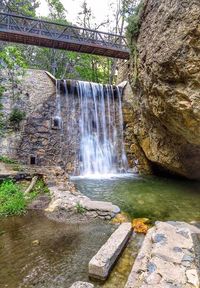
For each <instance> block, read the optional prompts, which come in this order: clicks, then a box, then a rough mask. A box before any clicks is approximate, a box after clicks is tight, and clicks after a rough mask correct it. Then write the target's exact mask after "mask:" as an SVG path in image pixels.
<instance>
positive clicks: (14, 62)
mask: <svg viewBox="0 0 200 288" xmlns="http://www.w3.org/2000/svg"><path fill="white" fill-rule="evenodd" d="M0 59H1V62H0V68H4V69H9V70H12V69H17V70H18V69H19V68H27V63H26V61H25V60H24V57H23V54H22V52H21V49H19V48H18V47H17V46H14V45H12V46H11V45H9V46H5V47H4V48H3V49H2V50H0Z"/></svg>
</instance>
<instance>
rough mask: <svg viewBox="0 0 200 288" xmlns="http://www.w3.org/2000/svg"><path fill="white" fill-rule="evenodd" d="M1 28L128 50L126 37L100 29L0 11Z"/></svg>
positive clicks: (54, 38)
mask: <svg viewBox="0 0 200 288" xmlns="http://www.w3.org/2000/svg"><path fill="white" fill-rule="evenodd" d="M0 30H3V31H10V32H12V31H13V32H17V33H22V34H25V33H26V34H33V35H37V36H41V37H47V38H51V39H53V40H60V41H68V42H75V43H80V44H81V43H84V44H86V43H88V44H96V45H100V46H102V47H104V48H105V47H108V48H116V49H120V50H123V51H127V50H128V48H127V47H128V45H127V42H126V39H125V37H123V36H121V35H117V34H112V33H106V32H102V31H98V30H92V29H85V28H81V27H77V26H72V25H68V24H60V23H56V22H50V21H46V20H42V19H36V18H31V17H26V16H21V15H16V14H13V13H0Z"/></svg>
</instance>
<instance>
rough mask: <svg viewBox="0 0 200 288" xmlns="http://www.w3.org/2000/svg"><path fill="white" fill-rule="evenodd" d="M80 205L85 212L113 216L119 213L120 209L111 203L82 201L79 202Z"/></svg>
mask: <svg viewBox="0 0 200 288" xmlns="http://www.w3.org/2000/svg"><path fill="white" fill-rule="evenodd" d="M81 205H82V206H83V207H84V208H85V209H87V210H99V211H106V212H111V213H115V214H117V213H119V212H120V208H119V207H118V206H116V205H113V204H112V203H111V202H104V201H92V200H85V199H84V200H82V201H81Z"/></svg>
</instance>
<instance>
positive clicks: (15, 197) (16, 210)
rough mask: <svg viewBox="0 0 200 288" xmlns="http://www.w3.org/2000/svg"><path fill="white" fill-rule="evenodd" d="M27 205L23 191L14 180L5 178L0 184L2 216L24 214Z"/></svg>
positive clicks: (0, 212) (0, 211) (0, 213)
mask: <svg viewBox="0 0 200 288" xmlns="http://www.w3.org/2000/svg"><path fill="white" fill-rule="evenodd" d="M25 206H26V201H25V198H24V195H23V192H22V191H21V190H20V188H19V187H18V186H17V185H16V184H15V183H14V182H13V181H11V180H5V181H4V182H3V183H2V184H0V217H1V216H9V215H19V214H22V213H23V212H24V211H25Z"/></svg>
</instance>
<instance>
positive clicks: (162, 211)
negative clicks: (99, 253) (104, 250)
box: [73, 174, 200, 222]
mask: <svg viewBox="0 0 200 288" xmlns="http://www.w3.org/2000/svg"><path fill="white" fill-rule="evenodd" d="M119 176H120V175H119ZM119 176H118V177H116V176H113V177H111V178H107V179H86V178H76V179H74V180H73V181H74V182H75V183H76V186H77V188H78V189H79V190H80V191H81V192H82V193H83V194H85V195H87V196H89V197H90V198H92V199H96V200H102V199H103V200H106V201H111V202H113V203H114V204H116V205H118V206H119V207H120V208H121V209H122V211H124V212H126V213H127V214H128V215H129V216H130V218H135V217H136V218H138V217H147V218H150V219H151V220H152V222H153V221H156V220H164V221H166V220H181V221H187V222H190V221H198V222H200V183H198V182H190V181H185V180H173V179H167V178H166V179H165V178H157V177H140V176H137V175H135V176H134V175H131V174H130V175H128V174H127V175H126V176H123V175H122V177H119Z"/></svg>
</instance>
